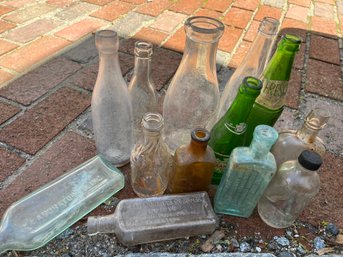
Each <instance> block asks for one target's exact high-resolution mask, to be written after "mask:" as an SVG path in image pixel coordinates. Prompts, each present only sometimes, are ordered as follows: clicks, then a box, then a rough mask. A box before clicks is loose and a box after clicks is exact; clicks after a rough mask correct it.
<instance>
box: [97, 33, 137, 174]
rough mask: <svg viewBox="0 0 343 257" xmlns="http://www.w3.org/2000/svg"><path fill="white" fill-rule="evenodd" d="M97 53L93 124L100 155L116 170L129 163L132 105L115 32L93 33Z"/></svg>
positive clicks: (131, 143) (131, 139)
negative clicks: (122, 72) (97, 69)
mask: <svg viewBox="0 0 343 257" xmlns="http://www.w3.org/2000/svg"><path fill="white" fill-rule="evenodd" d="M95 44H96V47H97V48H98V51H99V72H98V77H97V79H96V83H95V87H94V91H93V95H92V121H93V130H94V136H95V144H96V148H97V151H98V153H99V154H101V155H102V156H103V157H104V158H105V159H106V160H108V161H109V162H111V163H112V164H113V165H115V166H117V167H119V166H123V165H125V164H126V163H128V162H129V161H130V152H131V150H132V146H133V138H132V106H131V100H130V95H129V91H128V89H127V85H126V82H125V80H124V78H123V76H122V74H121V70H120V66H119V59H118V48H119V41H118V37H117V33H116V32H115V31H112V30H100V31H97V32H96V33H95Z"/></svg>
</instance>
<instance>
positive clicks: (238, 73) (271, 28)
mask: <svg viewBox="0 0 343 257" xmlns="http://www.w3.org/2000/svg"><path fill="white" fill-rule="evenodd" d="M278 27H279V21H278V20H276V19H274V18H271V17H264V18H263V20H262V21H261V23H260V26H259V28H258V32H257V35H256V38H255V39H254V42H253V43H252V45H251V47H250V50H249V52H248V53H247V54H246V56H245V57H244V59H243V61H242V63H241V64H240V65H239V66H238V68H237V69H236V70H235V72H234V73H233V74H232V76H231V78H230V80H229V81H228V82H227V83H226V85H225V88H224V91H223V94H222V96H221V98H220V103H219V110H218V112H217V116H216V121H218V120H219V119H220V118H221V117H223V116H224V114H225V113H226V112H227V110H228V109H229V107H230V106H231V104H232V103H233V101H234V99H235V97H236V95H237V93H238V91H239V87H240V85H241V83H242V80H243V79H244V78H245V77H247V76H252V77H256V78H259V77H260V76H261V74H262V72H263V70H264V68H265V66H266V64H267V62H268V61H269V56H270V52H271V48H272V46H273V43H274V41H275V35H276V33H277V31H278ZM216 121H215V122H216ZM212 126H213V124H212ZM208 128H209V129H210V127H208Z"/></svg>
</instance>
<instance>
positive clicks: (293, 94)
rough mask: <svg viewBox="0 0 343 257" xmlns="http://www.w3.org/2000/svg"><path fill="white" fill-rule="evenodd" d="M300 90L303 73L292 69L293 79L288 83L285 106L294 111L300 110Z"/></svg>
mask: <svg viewBox="0 0 343 257" xmlns="http://www.w3.org/2000/svg"><path fill="white" fill-rule="evenodd" d="M300 90H301V71H300V70H296V69H292V73H291V78H290V80H289V82H288V89H287V94H286V99H285V105H287V106H288V107H290V108H293V109H298V107H299V103H300Z"/></svg>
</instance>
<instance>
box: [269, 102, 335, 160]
mask: <svg viewBox="0 0 343 257" xmlns="http://www.w3.org/2000/svg"><path fill="white" fill-rule="evenodd" d="M329 118H330V113H329V112H328V111H327V110H325V109H322V108H315V109H313V110H312V111H311V112H310V113H309V114H308V115H307V116H306V118H305V122H304V124H303V126H302V127H301V128H300V129H299V130H297V131H295V130H287V131H284V132H281V133H280V134H279V138H278V140H277V141H276V143H275V145H274V146H273V147H272V150H271V152H272V154H274V157H275V161H276V165H277V166H278V167H280V165H281V164H282V163H284V162H285V161H290V160H296V159H297V158H298V156H299V155H300V154H301V152H302V151H304V150H306V149H307V150H312V151H315V152H316V153H318V154H320V156H322V157H323V156H324V154H325V144H324V142H323V140H322V139H320V138H319V137H318V133H319V131H320V130H321V129H322V128H324V127H325V125H326V124H327V122H328V120H329Z"/></svg>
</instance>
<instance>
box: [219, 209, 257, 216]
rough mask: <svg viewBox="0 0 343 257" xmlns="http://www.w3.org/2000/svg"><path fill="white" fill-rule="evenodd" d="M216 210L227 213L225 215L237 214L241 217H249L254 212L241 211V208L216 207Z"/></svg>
mask: <svg viewBox="0 0 343 257" xmlns="http://www.w3.org/2000/svg"><path fill="white" fill-rule="evenodd" d="M214 212H215V213H220V214H225V215H230V216H236V217H241V218H249V217H250V216H251V214H252V212H249V213H247V212H244V213H243V212H241V211H240V210H235V209H218V208H216V207H214Z"/></svg>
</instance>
